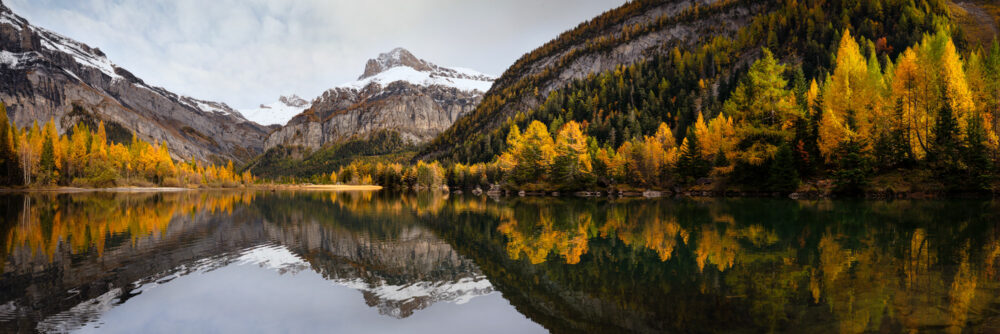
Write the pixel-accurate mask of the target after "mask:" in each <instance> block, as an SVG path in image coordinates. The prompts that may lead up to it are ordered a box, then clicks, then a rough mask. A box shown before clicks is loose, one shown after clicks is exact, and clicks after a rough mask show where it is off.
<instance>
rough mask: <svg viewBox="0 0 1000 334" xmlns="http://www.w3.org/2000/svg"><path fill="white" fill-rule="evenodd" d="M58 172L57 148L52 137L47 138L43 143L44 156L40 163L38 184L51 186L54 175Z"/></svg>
mask: <svg viewBox="0 0 1000 334" xmlns="http://www.w3.org/2000/svg"><path fill="white" fill-rule="evenodd" d="M55 171H56V156H55V148H54V146H53V144H52V137H50V136H45V139H44V140H43V142H42V156H41V159H40V160H39V162H38V173H39V178H38V182H39V183H41V184H49V183H51V182H52V180H53V179H54V178H53V176H54V175H53V173H55Z"/></svg>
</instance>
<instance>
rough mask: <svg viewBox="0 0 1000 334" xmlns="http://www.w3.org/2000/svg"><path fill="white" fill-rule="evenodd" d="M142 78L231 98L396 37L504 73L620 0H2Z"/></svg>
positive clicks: (321, 73) (415, 48) (323, 80)
mask: <svg viewBox="0 0 1000 334" xmlns="http://www.w3.org/2000/svg"><path fill="white" fill-rule="evenodd" d="M3 2H4V3H5V4H7V5H8V7H10V8H11V9H13V10H14V12H15V13H17V14H19V15H21V16H23V17H25V18H26V19H28V21H30V22H31V23H32V24H34V25H36V26H41V27H44V28H47V29H49V30H53V31H55V32H58V33H60V34H62V35H66V36H68V37H71V38H73V39H76V40H79V41H81V42H84V43H87V44H88V45H90V46H93V47H98V48H100V49H101V50H102V51H104V53H105V54H107V55H108V58H109V59H111V61H112V62H114V63H115V64H117V65H118V66H120V67H123V68H126V69H128V70H129V71H131V72H132V73H134V74H135V75H137V76H138V77H140V78H142V79H143V80H145V81H146V82H147V83H149V84H151V85H155V86H162V87H165V88H167V89H168V90H171V91H173V92H176V93H179V94H183V95H189V96H193V97H196V98H200V99H206V100H213V101H221V102H226V103H228V104H229V105H230V106H232V107H235V108H238V109H240V108H249V107H256V106H257V105H259V104H260V103H270V102H273V101H276V100H277V98H278V96H279V95H283V94H290V93H296V94H299V95H301V96H302V97H303V98H306V99H309V100H311V99H312V98H314V97H316V96H317V95H319V94H320V93H322V92H323V91H324V90H326V89H328V88H331V87H334V86H337V85H340V84H342V83H345V82H348V81H352V80H355V79H356V78H357V77H358V76H359V75H361V72H363V70H364V65H365V61H366V60H368V59H369V58H374V57H376V56H377V55H378V54H379V53H382V52H386V51H389V50H391V49H392V48H395V47H404V48H406V49H408V50H410V51H411V52H412V53H413V54H414V55H416V56H417V57H418V58H422V59H425V60H428V61H430V62H433V63H436V64H438V65H442V66H453V67H466V68H471V69H475V70H478V71H480V72H484V73H487V74H492V75H500V74H501V73H502V72H503V71H504V70H505V69H506V68H507V66H509V65H510V64H512V63H513V62H514V61H515V60H517V58H518V57H520V56H521V55H523V54H524V53H525V52H528V51H531V50H532V49H534V48H535V47H538V46H540V45H542V44H543V43H545V42H547V41H549V40H550V39H552V38H554V37H555V36H556V35H558V34H559V33H561V32H563V31H565V30H567V29H570V28H573V27H575V26H576V25H577V24H579V23H580V22H582V21H584V20H587V19H590V18H591V17H594V16H596V15H598V14H600V13H602V12H604V11H606V10H608V9H611V8H614V7H617V6H619V5H621V4H622V3H624V2H625V1H624V0H501V1H497V0H3Z"/></svg>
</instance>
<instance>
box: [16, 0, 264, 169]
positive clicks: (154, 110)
mask: <svg viewBox="0 0 1000 334" xmlns="http://www.w3.org/2000/svg"><path fill="white" fill-rule="evenodd" d="M0 82H3V85H0V101H3V102H4V103H5V104H6V105H7V110H8V113H10V115H9V116H10V119H11V120H12V121H13V122H14V123H15V124H16V125H17V126H20V127H25V126H30V125H31V124H32V123H33V122H35V121H38V122H40V123H41V122H45V121H47V120H49V119H54V120H55V121H56V128H57V129H58V130H59V132H64V131H65V130H66V129H68V128H69V127H71V126H73V124H75V123H77V122H80V121H84V122H88V123H96V122H97V121H99V120H103V121H105V122H106V123H108V125H109V126H110V127H112V128H117V129H120V130H124V131H127V132H131V133H134V134H135V135H137V136H138V137H139V138H141V139H143V140H146V141H154V140H155V141H160V142H166V143H167V145H168V146H169V147H170V150H171V152H172V153H173V154H175V155H176V156H175V158H181V159H190V158H195V159H199V160H205V161H209V160H214V161H221V160H225V159H234V160H236V161H244V160H246V159H248V158H250V157H253V156H254V155H256V154H257V153H259V152H260V151H262V149H263V139H264V136H265V135H266V131H267V129H266V128H265V127H263V126H260V125H258V124H256V123H253V122H250V121H248V120H247V119H246V118H244V117H243V116H242V115H240V114H239V113H238V112H236V111H235V110H233V109H232V108H230V107H229V106H227V105H225V104H223V103H217V102H209V101H203V100H198V99H195V98H191V97H185V96H179V95H177V94H174V93H171V92H169V91H167V90H165V89H163V88H160V87H153V86H150V85H148V84H146V83H145V82H143V81H142V80H141V79H139V78H137V77H135V76H134V75H132V73H129V72H128V71H126V70H125V69H123V68H120V67H118V66H115V65H114V64H113V63H111V61H109V60H108V58H107V57H106V56H105V55H104V53H103V52H101V50H100V49H97V48H92V47H90V46H88V45H86V44H83V43H80V42H77V41H74V40H72V39H69V38H66V37H64V36H61V35H59V34H56V33H54V32H51V31H48V30H46V29H43V28H40V27H36V26H32V25H31V24H30V23H29V22H28V21H27V20H25V19H24V18H22V17H20V16H17V15H16V14H14V13H13V12H12V11H11V10H10V9H9V8H7V7H5V6H3V4H2V3H0Z"/></svg>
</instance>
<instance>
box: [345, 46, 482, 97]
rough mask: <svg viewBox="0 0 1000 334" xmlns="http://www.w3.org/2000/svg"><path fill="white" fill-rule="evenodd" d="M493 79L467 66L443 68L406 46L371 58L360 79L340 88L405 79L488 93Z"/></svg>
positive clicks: (354, 87)
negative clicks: (417, 55)
mask: <svg viewBox="0 0 1000 334" xmlns="http://www.w3.org/2000/svg"><path fill="white" fill-rule="evenodd" d="M494 80H496V78H495V77H493V76H490V75H486V74H483V73H480V72H477V71H474V70H470V69H466V68H457V67H456V68H447V67H441V66H438V65H435V64H434V63H431V62H428V61H426V60H423V59H419V58H417V57H416V56H414V55H413V54H412V53H410V52H409V51H407V50H406V49H403V48H395V49H392V50H391V51H389V52H386V53H382V54H380V55H379V56H378V57H376V58H375V59H370V60H368V63H367V65H365V72H364V73H362V74H361V76H360V77H358V80H357V81H353V82H348V83H345V84H343V85H341V86H340V87H341V88H351V89H357V90H361V89H363V88H365V87H367V86H368V85H370V84H372V83H378V84H381V85H382V86H383V87H384V86H387V85H389V84H390V83H393V82H396V81H405V82H408V83H411V84H414V85H418V86H433V85H440V86H445V87H453V88H458V89H459V90H462V91H468V92H473V91H478V92H482V93H485V92H486V91H487V90H489V89H490V87H491V86H493V81H494Z"/></svg>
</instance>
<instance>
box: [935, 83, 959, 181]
mask: <svg viewBox="0 0 1000 334" xmlns="http://www.w3.org/2000/svg"><path fill="white" fill-rule="evenodd" d="M942 96H944V100H943V101H941V103H940V106H939V107H938V112H937V118H936V119H935V122H934V141H933V145H932V146H931V151H930V152H929V155H928V161H929V162H930V164H931V167H932V169H933V170H934V174H935V176H936V177H937V179H938V180H939V181H941V182H943V183H944V185H945V187H946V188H949V189H956V188H958V187H960V186H961V183H962V180H961V177H962V173H961V170H962V166H961V161H962V156H961V152H962V142H961V140H959V132H958V121H957V120H956V118H955V112H954V110H953V109H952V103H951V101H950V98H948V94H947V93H943V94H942Z"/></svg>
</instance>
